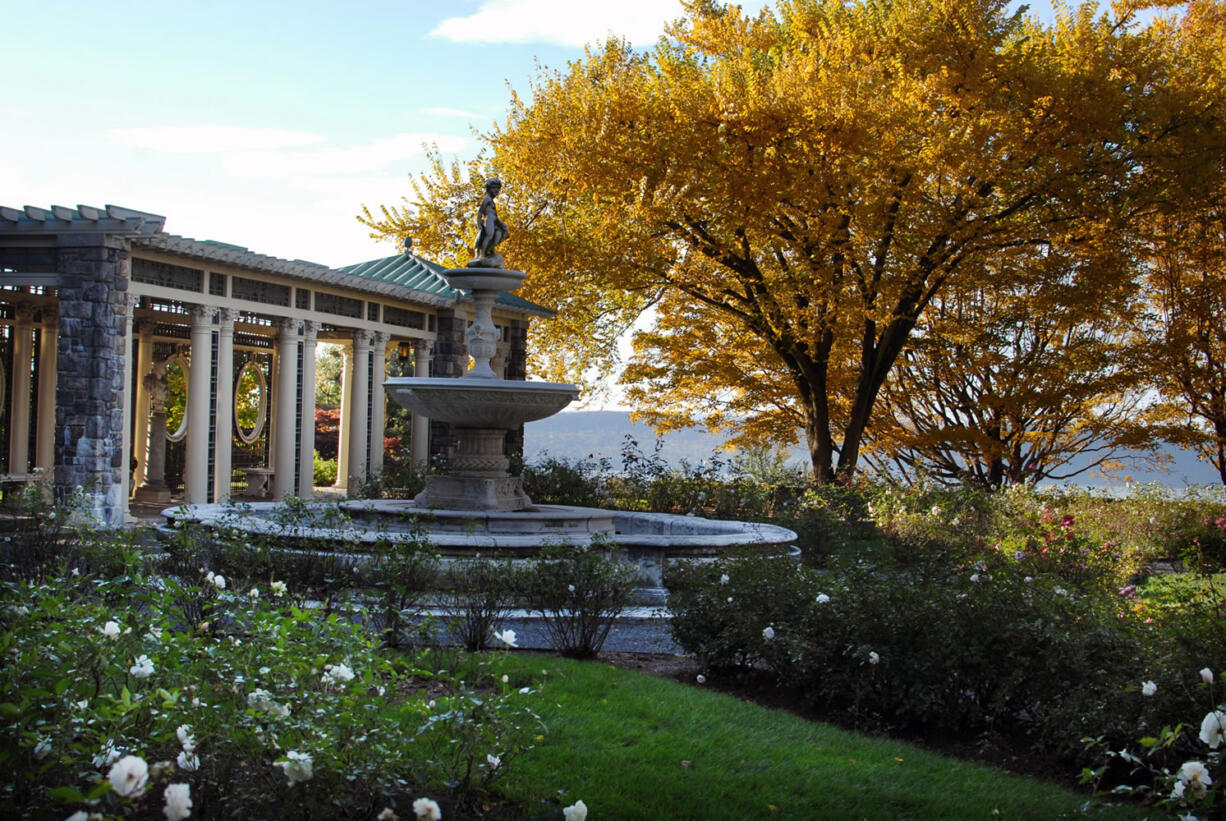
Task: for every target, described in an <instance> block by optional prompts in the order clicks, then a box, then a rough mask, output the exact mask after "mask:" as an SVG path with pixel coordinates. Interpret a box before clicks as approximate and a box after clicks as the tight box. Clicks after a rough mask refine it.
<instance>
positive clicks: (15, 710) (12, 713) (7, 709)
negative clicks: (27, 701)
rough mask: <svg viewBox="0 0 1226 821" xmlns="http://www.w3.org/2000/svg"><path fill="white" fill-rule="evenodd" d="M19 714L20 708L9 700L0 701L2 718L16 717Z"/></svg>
mask: <svg viewBox="0 0 1226 821" xmlns="http://www.w3.org/2000/svg"><path fill="white" fill-rule="evenodd" d="M19 715H21V708H20V707H18V706H17V705H16V704H14V703H13V702H11V701H5V702H3V703H0V716H3V717H4V718H17V717H18V716H19Z"/></svg>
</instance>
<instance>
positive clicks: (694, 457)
mask: <svg viewBox="0 0 1226 821" xmlns="http://www.w3.org/2000/svg"><path fill="white" fill-rule="evenodd" d="M626 437H630V438H632V439H633V440H635V441H636V442H637V443H638V448H639V450H640V451H641V452H642V453H644V454H650V453H653V452H654V448H655V444H656V436H655V433H654V432H653V431H652V429H651V426H650V425H646V424H644V423H642V422H631V421H630V414H629V412H627V411H575V412H572V413H559V414H557V415H556V416H552V417H550V418H548V419H542V420H541V421H539V422H531V423H529V424H528V425H527V426H526V427H525V430H524V459H525V461H527V462H538V461H540V460H541V459H543V458H546V457H553V458H556V459H563V460H566V461H577V460H580V459H587V458H595V459H600V458H607V459H608V460H609V461H610V464H611V466H612V469H613V470H614V471H617V470H619V469H620V468H621V464H622V459H621V454H622V447H623V444H624V443H625V441H626ZM726 440H727V436H726V435H723V434H713V433H710V432H708V431H706V430H705V429H702V428H689V429H686V430H681V431H675V432H673V433H668V434H665V435H664V436H663V437H662V445H661V449H660V451H659V453H660V456H661V457H663V458H664V460H665V461H667V462H668V464H669V465H671V466H673V467H679V466H680V465H681V462H682V460H683V459H684V460H686V461H688V462H689V463H690V464H697V463H699V462H702V461H704V460H708V459H710V458H711V457H712V455H713V454H718V456H719V458H721V459H724V460H728V459H730V458H732V457H733V456H734V454H733V453H730V452H728V451H724V450H721V449H720V446H721V445H722V444H723V443H724V442H725V441H726ZM790 453H791V457H790V459H789V460H788V461H789V463H791V464H796V465H798V466H804V467H807V466H808V455H807V453H806V451H805V448H804V447H803V446H799V445H798V446H794V447H792V448H790ZM1162 453H1163V454H1164V455H1165V456H1167V457H1169V463H1168V465H1167V469H1166V470H1165V471H1164V470H1161V469H1158V468H1156V467H1153V466H1150V465H1145V464H1143V463H1141V462H1136V461H1132V462H1130V463H1129V465H1128V466H1127V467H1125V468H1124V469H1122V470H1120V471H1118V473H1116V474H1115V475H1114V476H1109V477H1108V476H1104V475H1103V474H1102V473H1101V472H1100V471H1097V470H1091V471H1086V472H1085V473H1083V474H1080V475H1078V476H1076V477H1074V478H1073V479H1071V480H1069V483H1070V484H1075V485H1079V486H1084V487H1096V488H1104V487H1122V486H1123V485H1124V483H1125V477H1130V478H1131V480H1132V482H1134V483H1136V484H1145V483H1149V482H1158V483H1160V484H1163V485H1166V486H1168V487H1171V488H1175V489H1181V488H1184V487H1187V486H1188V485H1214V486H1216V485H1219V484H1220V481H1219V479H1218V475H1217V472H1216V471H1215V470H1214V469H1213V467H1212V466H1211V465H1209V464H1208V463H1207V462H1202V461H1201V460H1200V459H1198V458H1197V456H1196V454H1195V453H1193V452H1192V451H1189V450H1185V449H1182V448H1175V447H1172V446H1169V445H1168V446H1166V447H1165V448H1163V450H1162Z"/></svg>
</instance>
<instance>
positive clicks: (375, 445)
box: [366, 331, 391, 476]
mask: <svg viewBox="0 0 1226 821" xmlns="http://www.w3.org/2000/svg"><path fill="white" fill-rule="evenodd" d="M390 338H391V337H390V335H389V334H387V333H384V332H383V331H377V332H375V334H374V335H373V336H372V337H371V350H370V374H371V383H370V453H369V455H368V460H367V463H366V465H367V473H368V474H369V475H371V476H374V475H377V474H379V473H382V472H383V433H384V430H385V428H386V414H387V403H386V399H385V398H384V395H383V383H384V382H385V381H387V343H388V340H389V339H390Z"/></svg>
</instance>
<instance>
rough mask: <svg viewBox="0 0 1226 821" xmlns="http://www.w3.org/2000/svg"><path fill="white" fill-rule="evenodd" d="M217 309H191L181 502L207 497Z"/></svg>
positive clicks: (199, 500) (197, 502) (204, 306)
mask: <svg viewBox="0 0 1226 821" xmlns="http://www.w3.org/2000/svg"><path fill="white" fill-rule="evenodd" d="M216 317H217V309H216V308H213V307H210V306H208V305H197V306H196V307H194V308H192V335H191V342H192V347H191V364H190V366H189V368H188V379H187V464H186V466H185V467H184V469H183V501H185V502H186V503H187V504H189V505H190V504H204V503H206V502H208V500H209V412H210V411H211V410H212V405H213V396H212V391H211V389H210V386H209V376H210V371H211V370H212V368H213V320H214V319H215V318H216Z"/></svg>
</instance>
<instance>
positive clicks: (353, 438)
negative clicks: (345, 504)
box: [345, 330, 370, 493]
mask: <svg viewBox="0 0 1226 821" xmlns="http://www.w3.org/2000/svg"><path fill="white" fill-rule="evenodd" d="M352 372H353V379H352V380H351V381H352V382H353V398H352V399H351V400H350V402H349V407H350V409H351V411H352V419H350V422H349V481H348V484H347V485H345V487H346V488H347V489H348V490H349V492H350V493H353V492H354V491H355V490H357V489H358V485H360V484H362V482H364V481H366V455H367V454H366V435H367V434H368V433H369V432H370V428H369V426H370V416H369V412H370V398H369V393H370V331H365V330H362V331H354V332H353V371H352Z"/></svg>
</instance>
